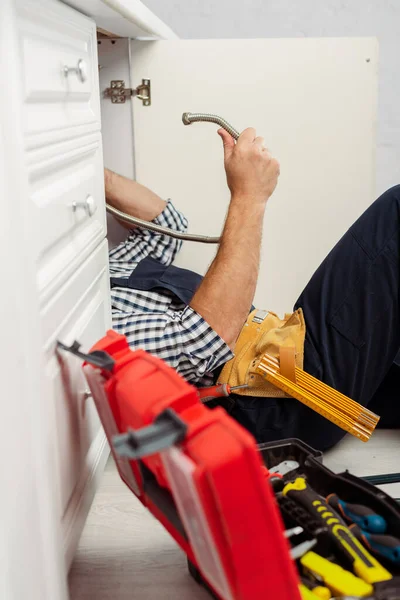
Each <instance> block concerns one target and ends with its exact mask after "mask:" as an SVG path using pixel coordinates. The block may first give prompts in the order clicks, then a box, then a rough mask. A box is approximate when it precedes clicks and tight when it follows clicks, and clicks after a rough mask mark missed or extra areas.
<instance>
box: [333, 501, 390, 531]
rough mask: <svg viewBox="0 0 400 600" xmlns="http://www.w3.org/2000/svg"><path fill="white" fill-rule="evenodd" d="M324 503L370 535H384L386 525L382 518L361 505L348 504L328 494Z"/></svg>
mask: <svg viewBox="0 0 400 600" xmlns="http://www.w3.org/2000/svg"><path fill="white" fill-rule="evenodd" d="M326 501H327V502H328V504H329V506H332V507H333V508H334V509H335V510H336V512H338V513H339V514H340V515H342V517H343V518H344V519H345V520H346V521H349V522H351V523H356V525H359V526H360V527H361V529H364V530H365V531H370V532H371V533H385V531H386V529H387V523H386V521H385V519H384V518H383V517H381V516H380V515H377V514H376V513H375V512H374V511H373V510H371V509H370V508H368V507H367V506H363V505H362V504H349V503H348V502H344V501H343V500H341V499H340V498H339V496H338V495H337V494H329V496H327V498H326Z"/></svg>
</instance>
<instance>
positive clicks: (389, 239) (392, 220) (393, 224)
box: [350, 185, 400, 260]
mask: <svg viewBox="0 0 400 600" xmlns="http://www.w3.org/2000/svg"><path fill="white" fill-rule="evenodd" d="M350 232H351V234H352V235H353V236H354V237H355V239H356V240H357V242H358V243H359V244H360V246H361V247H362V248H363V250H364V252H365V253H366V254H367V255H368V256H369V258H370V259H372V260H374V259H375V258H376V257H377V256H378V255H379V254H380V253H381V252H382V250H383V249H384V248H385V247H386V246H387V244H388V243H393V244H394V245H395V246H396V247H397V244H398V239H400V185H395V186H394V187H392V188H390V189H388V190H387V191H386V192H384V193H383V194H382V195H381V196H380V197H379V198H378V199H377V200H375V202H374V203H373V204H371V206H370V207H369V208H368V209H367V210H366V211H365V212H364V213H363V214H362V215H361V217H360V218H359V219H358V220H357V221H356V222H355V223H354V225H352V227H351V228H350Z"/></svg>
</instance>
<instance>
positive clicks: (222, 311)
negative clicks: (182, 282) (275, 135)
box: [190, 128, 279, 349]
mask: <svg viewBox="0 0 400 600" xmlns="http://www.w3.org/2000/svg"><path fill="white" fill-rule="evenodd" d="M218 133H219V134H220V136H221V137H222V140H223V143H224V154H225V170H226V174H227V181H228V186H229V188H230V191H231V202H230V205H229V210H228V215H227V218H226V222H225V227H224V230H223V233H222V240H221V244H220V246H219V249H218V252H217V255H216V257H215V259H214V261H213V263H212V264H211V267H210V268H209V270H208V272H207V274H206V276H205V278H204V280H203V282H202V283H201V285H200V287H199V288H198V290H197V292H196V294H195V295H194V297H193V299H192V301H191V303H190V306H191V307H192V308H193V309H194V310H195V311H196V312H197V313H198V314H200V315H201V316H202V317H203V318H204V319H205V320H206V321H207V323H208V324H209V325H210V326H211V327H212V328H213V329H214V331H216V332H217V333H218V334H219V335H220V336H221V338H222V339H223V340H225V342H226V343H227V344H228V345H229V346H230V348H232V349H233V348H234V345H235V342H236V340H237V338H238V336H239V333H240V331H241V329H242V327H243V325H244V323H245V321H246V319H247V316H248V313H249V310H250V308H251V304H252V301H253V297H254V293H255V289H256V284H257V277H258V269H259V261H260V249H261V237H262V227H263V219H264V212H265V207H266V204H267V201H268V199H269V197H270V196H271V194H272V193H273V191H274V190H275V187H276V184H277V181H278V176H279V163H278V162H277V161H276V160H275V159H273V158H272V157H271V155H270V154H269V152H268V151H267V150H266V149H265V148H264V146H263V139H262V138H260V137H256V132H255V130H254V129H252V128H249V129H246V130H245V131H244V132H243V133H242V134H241V135H240V137H239V139H238V142H237V144H235V142H234V140H233V138H232V137H231V136H230V135H229V134H228V133H227V132H226V131H225V130H223V129H220V130H219V132H218Z"/></svg>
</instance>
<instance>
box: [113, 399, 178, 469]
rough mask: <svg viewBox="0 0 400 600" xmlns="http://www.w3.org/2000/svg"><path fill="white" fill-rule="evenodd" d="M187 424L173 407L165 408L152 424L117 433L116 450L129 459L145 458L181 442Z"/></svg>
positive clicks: (114, 439) (114, 438) (114, 442)
mask: <svg viewBox="0 0 400 600" xmlns="http://www.w3.org/2000/svg"><path fill="white" fill-rule="evenodd" d="M187 429H188V428H187V425H186V423H184V422H183V421H182V420H181V419H180V418H179V417H178V415H177V414H176V412H175V411H173V410H172V409H171V408H167V409H166V410H164V411H163V412H162V413H161V414H160V415H159V416H158V417H157V418H156V419H155V421H154V423H153V424H152V425H148V427H143V428H142V429H139V430H137V431H134V430H133V429H128V432H127V433H122V434H120V435H115V436H114V437H113V439H112V443H113V446H114V450H115V452H116V453H117V454H118V455H119V456H123V457H126V458H129V459H137V458H144V457H145V456H150V455H151V454H156V453H157V452H160V451H161V450H166V449H167V448H170V447H171V446H173V445H175V444H178V443H179V442H181V441H182V440H183V439H184V438H185V436H186V432H187Z"/></svg>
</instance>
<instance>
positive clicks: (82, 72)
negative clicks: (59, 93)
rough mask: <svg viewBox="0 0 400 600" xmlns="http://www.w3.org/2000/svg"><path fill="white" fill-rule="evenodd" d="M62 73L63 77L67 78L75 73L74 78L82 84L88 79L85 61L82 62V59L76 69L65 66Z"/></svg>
mask: <svg viewBox="0 0 400 600" xmlns="http://www.w3.org/2000/svg"><path fill="white" fill-rule="evenodd" d="M63 72H64V75H65V77H68V75H69V74H70V73H76V76H77V77H78V79H79V81H81V82H82V83H85V81H86V80H87V78H88V72H87V65H86V61H84V60H83V58H80V59H79V60H78V64H77V65H76V67H68V66H67V65H65V66H64V67H63Z"/></svg>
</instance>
